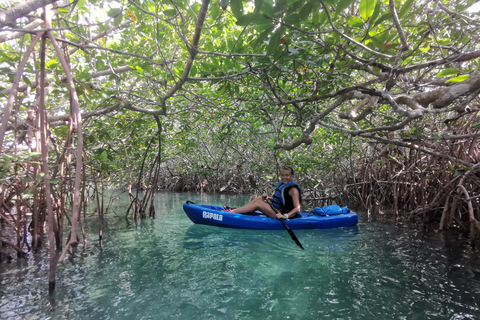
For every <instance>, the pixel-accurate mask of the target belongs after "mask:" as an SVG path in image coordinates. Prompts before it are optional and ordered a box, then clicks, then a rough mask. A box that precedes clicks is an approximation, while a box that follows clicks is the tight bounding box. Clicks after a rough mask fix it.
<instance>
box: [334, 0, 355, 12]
mask: <svg viewBox="0 0 480 320" xmlns="http://www.w3.org/2000/svg"><path fill="white" fill-rule="evenodd" d="M352 2H353V0H340V1H339V2H338V4H337V8H336V9H335V14H336V15H337V14H340V12H342V11H343V10H345V9H347V8H348V6H349V5H351V4H352Z"/></svg>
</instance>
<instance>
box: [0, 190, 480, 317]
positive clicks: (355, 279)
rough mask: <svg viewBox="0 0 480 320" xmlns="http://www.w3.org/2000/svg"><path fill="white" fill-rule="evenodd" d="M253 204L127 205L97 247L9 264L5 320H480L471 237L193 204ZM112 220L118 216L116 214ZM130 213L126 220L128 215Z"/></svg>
mask: <svg viewBox="0 0 480 320" xmlns="http://www.w3.org/2000/svg"><path fill="white" fill-rule="evenodd" d="M186 200H191V201H194V202H197V203H210V204H219V205H220V204H228V205H231V206H239V205H241V204H243V203H244V202H245V201H247V200H248V197H245V196H225V195H199V194H195V193H169V194H159V195H158V196H157V199H156V201H157V203H158V205H157V217H156V219H154V220H151V219H146V220H144V221H140V220H138V221H137V222H136V223H135V222H134V221H130V222H127V221H126V220H125V219H124V218H123V215H124V213H125V208H126V207H125V204H123V203H118V204H119V206H120V207H117V208H113V209H115V213H109V214H108V217H107V218H106V219H105V222H104V233H103V234H104V242H103V247H100V246H99V245H98V243H97V242H96V239H97V233H98V231H97V230H98V227H97V222H96V218H95V217H92V218H91V219H89V221H88V223H86V226H85V227H86V231H87V237H88V241H89V244H88V247H87V249H86V250H82V249H81V248H79V249H78V250H77V252H76V253H75V254H74V255H70V256H69V257H68V258H67V259H66V260H65V262H64V263H63V264H59V265H58V272H57V288H56V293H55V296H53V297H49V296H48V293H47V279H48V277H47V272H48V259H46V258H45V257H46V255H45V254H44V253H39V254H37V255H31V256H30V257H29V258H28V259H23V260H18V261H14V262H13V263H5V260H3V262H2V263H0V276H1V282H0V298H1V300H0V301H1V302H0V318H1V319H262V320H263V319H379V320H380V319H480V311H479V303H480V302H479V301H480V300H479V298H478V297H480V263H479V262H480V259H479V256H478V252H474V251H472V249H471V248H470V247H469V246H467V245H465V239H463V238H461V236H459V235H454V234H448V235H446V234H443V233H435V232H430V233H424V232H421V231H415V230H409V229H400V228H396V227H393V226H391V225H388V224H383V223H377V222H367V221H366V219H365V217H363V216H360V223H359V224H358V226H356V227H349V228H343V229H332V230H313V231H312V230H301V231H296V232H295V233H296V235H297V237H298V238H299V239H300V241H301V242H302V244H303V246H304V247H305V249H306V250H305V251H302V250H300V249H299V248H298V247H297V246H296V245H295V243H294V242H293V241H292V240H291V238H290V237H289V235H288V233H287V232H286V231H258V230H236V229H223V228H216V227H210V226H202V225H193V224H192V223H191V222H190V220H188V218H187V217H186V215H185V214H184V213H183V210H182V207H181V205H182V204H183V203H184V202H185V201H186ZM111 212H112V211H111ZM116 215H118V216H119V217H116Z"/></svg>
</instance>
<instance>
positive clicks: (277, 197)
mask: <svg viewBox="0 0 480 320" xmlns="http://www.w3.org/2000/svg"><path fill="white" fill-rule="evenodd" d="M290 187H296V188H297V189H298V191H299V193H300V199H299V200H300V201H301V200H302V188H300V186H299V185H298V184H297V183H295V182H293V181H290V182H287V183H283V182H281V181H280V182H279V183H278V184H277V187H276V188H275V193H274V194H273V201H272V205H273V206H274V207H275V208H277V209H278V210H282V209H283V207H284V206H285V190H286V189H289V188H290Z"/></svg>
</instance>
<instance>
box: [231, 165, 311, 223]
mask: <svg viewBox="0 0 480 320" xmlns="http://www.w3.org/2000/svg"><path fill="white" fill-rule="evenodd" d="M280 177H281V181H280V182H279V183H278V184H277V187H276V188H275V193H274V194H273V196H272V197H269V196H267V195H266V194H264V195H262V196H259V197H256V198H255V199H253V200H252V201H250V202H249V203H247V204H246V205H244V206H243V207H240V208H236V209H234V208H228V207H225V210H226V211H229V212H232V213H242V214H248V213H252V212H254V211H256V210H259V211H260V212H262V213H263V214H264V215H266V216H267V217H270V218H273V219H292V218H296V217H297V215H298V213H299V212H300V210H301V206H300V201H301V199H302V188H300V186H299V185H298V184H297V183H295V182H294V181H293V169H292V168H291V167H288V166H284V167H283V168H282V170H280ZM267 199H268V200H270V201H271V202H272V205H273V206H274V207H275V208H276V209H278V211H281V213H282V214H280V213H276V212H275V211H274V210H273V209H272V207H271V206H270V204H268V202H267Z"/></svg>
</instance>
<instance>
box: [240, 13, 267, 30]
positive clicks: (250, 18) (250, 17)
mask: <svg viewBox="0 0 480 320" xmlns="http://www.w3.org/2000/svg"><path fill="white" fill-rule="evenodd" d="M259 18H262V19H265V18H263V16H262V15H260V14H258V13H253V12H251V13H247V14H246V15H243V16H241V17H238V18H237V25H239V26H242V27H246V26H248V25H249V24H250V23H253V22H255V20H258V19H259Z"/></svg>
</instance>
